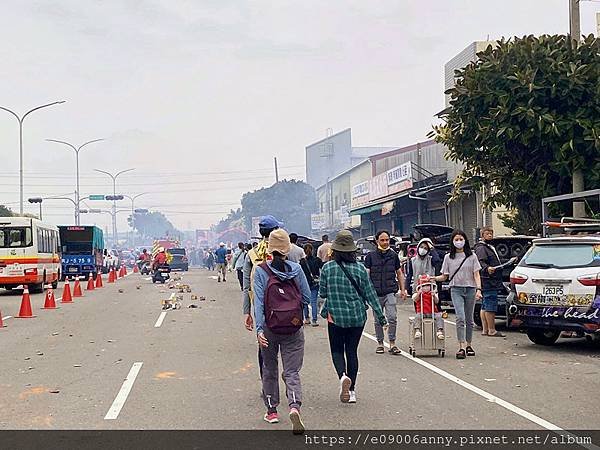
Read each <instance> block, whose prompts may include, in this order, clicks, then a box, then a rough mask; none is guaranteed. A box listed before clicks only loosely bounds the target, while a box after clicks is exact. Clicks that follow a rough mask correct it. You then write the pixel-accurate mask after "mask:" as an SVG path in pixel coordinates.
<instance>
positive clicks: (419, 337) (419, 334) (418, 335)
mask: <svg viewBox="0 0 600 450" xmlns="http://www.w3.org/2000/svg"><path fill="white" fill-rule="evenodd" d="M421 336H423V335H422V334H421V330H417V331H415V339H421Z"/></svg>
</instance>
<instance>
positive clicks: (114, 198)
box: [94, 168, 135, 245]
mask: <svg viewBox="0 0 600 450" xmlns="http://www.w3.org/2000/svg"><path fill="white" fill-rule="evenodd" d="M94 170H95V171H96V172H100V173H103V174H105V175H108V176H109V177H111V178H112V180H113V205H112V210H113V217H112V226H113V239H114V241H115V242H114V243H113V245H116V244H117V214H116V211H117V200H116V197H117V177H118V176H119V175H122V174H124V173H125V172H131V171H132V170H135V168H132V169H125V170H121V171H120V172H117V173H116V174H114V175H113V174H112V173H110V172H106V171H104V170H100V169H94Z"/></svg>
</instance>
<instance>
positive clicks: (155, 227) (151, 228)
mask: <svg viewBox="0 0 600 450" xmlns="http://www.w3.org/2000/svg"><path fill="white" fill-rule="evenodd" d="M127 222H128V223H129V226H131V225H132V223H133V226H134V228H135V229H136V230H137V231H138V232H139V233H140V234H142V236H144V237H148V238H154V239H159V238H163V237H166V236H167V235H168V236H178V235H180V234H181V233H180V232H179V231H178V230H177V229H176V228H175V227H174V226H173V224H172V223H171V222H170V221H169V219H167V218H166V216H165V215H164V214H163V213H161V212H158V211H154V212H144V213H137V212H136V213H134V214H133V216H129V217H128V218H127Z"/></svg>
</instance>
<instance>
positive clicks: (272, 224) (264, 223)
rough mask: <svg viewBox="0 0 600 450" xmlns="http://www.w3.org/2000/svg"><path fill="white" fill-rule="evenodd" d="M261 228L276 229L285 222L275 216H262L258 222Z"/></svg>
mask: <svg viewBox="0 0 600 450" xmlns="http://www.w3.org/2000/svg"><path fill="white" fill-rule="evenodd" d="M258 226H259V228H266V229H274V228H279V227H282V226H283V222H280V221H278V220H277V219H276V218H275V217H273V216H262V217H261V218H260V222H259V223H258Z"/></svg>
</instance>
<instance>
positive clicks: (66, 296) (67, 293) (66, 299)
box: [60, 278, 73, 303]
mask: <svg viewBox="0 0 600 450" xmlns="http://www.w3.org/2000/svg"><path fill="white" fill-rule="evenodd" d="M60 302H61V303H73V297H72V296H71V285H70V284H69V279H68V278H66V279H65V286H64V287H63V294H62V298H61V299H60Z"/></svg>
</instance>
